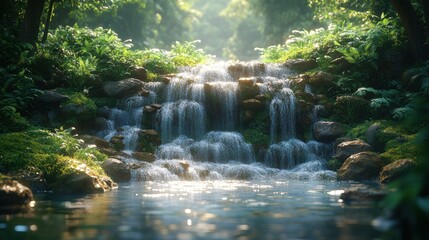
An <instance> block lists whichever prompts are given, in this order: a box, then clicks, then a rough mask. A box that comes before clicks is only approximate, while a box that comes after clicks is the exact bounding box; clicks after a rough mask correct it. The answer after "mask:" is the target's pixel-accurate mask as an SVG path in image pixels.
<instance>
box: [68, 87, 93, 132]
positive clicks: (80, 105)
mask: <svg viewBox="0 0 429 240" xmlns="http://www.w3.org/2000/svg"><path fill="white" fill-rule="evenodd" d="M68 96H69V97H70V100H68V101H66V102H64V103H62V104H61V106H60V120H61V121H62V122H63V123H64V125H65V126H66V127H72V126H80V127H83V128H84V129H87V128H89V126H88V123H89V122H92V120H94V119H95V117H96V115H97V105H96V104H95V102H94V101H93V100H92V99H90V98H89V97H87V96H86V95H85V94H84V93H81V92H74V93H71V94H70V95H68Z"/></svg>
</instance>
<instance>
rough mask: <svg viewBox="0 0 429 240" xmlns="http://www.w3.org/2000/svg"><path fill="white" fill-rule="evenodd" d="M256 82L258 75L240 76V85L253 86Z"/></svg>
mask: <svg viewBox="0 0 429 240" xmlns="http://www.w3.org/2000/svg"><path fill="white" fill-rule="evenodd" d="M255 83H256V77H248V78H240V79H238V84H239V85H245V86H252V85H253V84H255Z"/></svg>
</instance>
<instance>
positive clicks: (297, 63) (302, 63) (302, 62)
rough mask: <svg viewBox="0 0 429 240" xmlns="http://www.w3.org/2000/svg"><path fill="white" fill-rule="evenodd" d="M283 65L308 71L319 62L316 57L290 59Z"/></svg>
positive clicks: (299, 70) (298, 70)
mask: <svg viewBox="0 0 429 240" xmlns="http://www.w3.org/2000/svg"><path fill="white" fill-rule="evenodd" d="M283 65H284V66H285V67H287V68H289V69H291V70H293V71H296V72H306V71H309V70H311V69H313V68H315V67H317V62H316V60H314V59H290V60H287V61H286V62H285V63H284V64H283Z"/></svg>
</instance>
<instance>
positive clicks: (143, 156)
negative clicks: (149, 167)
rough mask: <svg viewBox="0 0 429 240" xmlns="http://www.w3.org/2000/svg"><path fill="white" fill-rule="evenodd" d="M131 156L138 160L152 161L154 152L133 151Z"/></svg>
mask: <svg viewBox="0 0 429 240" xmlns="http://www.w3.org/2000/svg"><path fill="white" fill-rule="evenodd" d="M132 156H133V158H135V159H137V160H139V161H143V162H149V163H152V162H154V161H155V159H156V158H155V155H154V154H152V153H148V152H134V153H133V154H132Z"/></svg>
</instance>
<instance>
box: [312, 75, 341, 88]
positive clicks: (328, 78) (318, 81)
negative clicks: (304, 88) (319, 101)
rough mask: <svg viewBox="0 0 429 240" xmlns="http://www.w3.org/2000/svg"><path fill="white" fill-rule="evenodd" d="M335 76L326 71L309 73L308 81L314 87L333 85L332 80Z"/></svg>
mask: <svg viewBox="0 0 429 240" xmlns="http://www.w3.org/2000/svg"><path fill="white" fill-rule="evenodd" d="M336 78H337V77H336V76H335V75H332V74H330V73H326V72H317V73H315V74H314V75H311V76H310V78H309V81H308V83H309V84H310V85H311V86H312V87H314V88H315V89H316V88H328V87H331V86H334V85H335V84H334V81H335V80H336Z"/></svg>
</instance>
